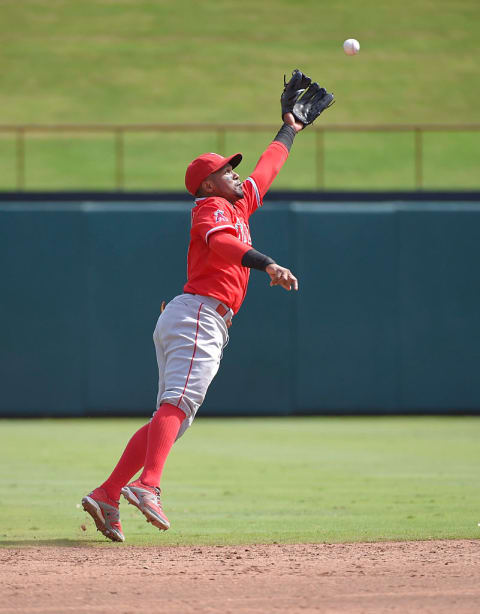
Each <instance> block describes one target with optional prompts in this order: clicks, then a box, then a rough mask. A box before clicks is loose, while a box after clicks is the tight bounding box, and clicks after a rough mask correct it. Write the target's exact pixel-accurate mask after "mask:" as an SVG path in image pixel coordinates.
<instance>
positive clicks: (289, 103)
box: [280, 69, 333, 126]
mask: <svg viewBox="0 0 480 614" xmlns="http://www.w3.org/2000/svg"><path fill="white" fill-rule="evenodd" d="M283 81H284V88H283V92H282V96H281V98H280V102H281V105H282V118H283V117H284V115H285V113H293V116H294V117H295V119H297V120H298V121H299V122H301V123H302V124H303V125H304V126H308V125H310V124H312V123H313V122H314V121H315V120H316V119H317V117H318V116H319V115H320V113H322V112H323V111H325V109H328V107H330V106H331V105H332V104H333V94H329V93H328V92H327V90H326V89H325V88H324V87H320V86H319V85H318V83H315V82H314V83H312V80H311V79H310V77H307V76H306V75H304V74H303V73H302V72H301V71H300V70H298V69H296V70H294V71H293V72H292V76H291V78H290V80H289V81H288V83H287V81H286V79H285V77H283Z"/></svg>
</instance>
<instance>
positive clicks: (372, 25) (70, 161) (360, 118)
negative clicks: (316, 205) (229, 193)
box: [0, 0, 480, 190]
mask: <svg viewBox="0 0 480 614" xmlns="http://www.w3.org/2000/svg"><path fill="white" fill-rule="evenodd" d="M479 19H480V5H479V4H478V2H476V0H462V2H456V3H452V2H450V1H447V0H422V1H418V0H415V1H414V0H406V2H403V3H401V4H399V3H396V2H393V1H388V2H384V3H380V4H379V3H378V2H377V1H376V0H366V1H365V2H362V3H358V4H352V3H350V4H349V5H348V7H346V5H345V4H344V3H342V2H340V0H333V1H329V2H326V1H325V0H321V1H319V0H296V1H295V2H294V1H292V0H262V2H260V3H259V2H257V1H255V0H245V2H243V3H242V5H241V6H239V7H232V5H231V3H227V2H225V1H223V0H221V1H219V0H207V1H205V2H197V1H196V0H179V1H177V2H176V3H175V4H174V5H172V4H171V3H165V2H148V1H146V0H140V1H138V0H122V2H111V1H110V0H103V1H100V0H95V1H94V0H85V1H83V2H81V3H79V2H73V1H71V0H56V1H55V2H52V1H51V0H50V1H48V2H47V1H46V0H24V1H23V2H22V3H18V2H17V1H13V0H8V1H6V2H3V3H2V19H1V23H0V33H1V38H2V52H1V54H0V82H1V87H0V104H1V108H2V123H8V124H12V123H13V124H19V123H29V122H33V123H42V124H44V123H57V122H60V123H92V122H93V123H120V124H129V123H149V122H168V123H191V122H209V123H212V122H213V123H222V122H238V123H257V124H258V123H269V124H270V123H274V124H275V123H276V122H277V121H278V120H279V104H278V98H279V95H280V91H281V80H282V75H283V74H284V72H287V73H288V72H289V71H290V70H292V69H293V68H295V67H301V68H302V69H304V70H305V71H306V72H308V73H310V74H312V75H313V76H314V78H316V79H317V80H319V81H320V82H321V83H322V84H324V85H325V86H326V87H327V88H328V89H330V90H333V91H334V92H335V96H336V98H337V104H336V105H335V106H334V107H333V108H332V109H330V110H329V111H328V112H327V113H326V114H325V116H324V117H322V118H320V120H319V121H320V122H322V123H325V124H342V123H360V124H372V123H394V124H405V123H425V122H428V123H431V122H435V123H469V122H477V121H478V110H477V109H478V99H479V96H480V81H479V80H478V78H477V72H478V71H477V60H476V58H477V57H478V36H477V29H478V27H477V24H478V21H479ZM350 36H354V37H356V38H358V39H359V40H360V42H361V46H362V48H361V52H360V54H359V55H358V56H356V57H347V56H345V54H344V53H343V51H342V48H341V44H342V42H343V40H344V39H345V38H347V37H350ZM272 136H273V134H270V133H267V134H263V133H262V134H260V135H253V136H251V135H235V134H230V135H227V140H226V144H225V145H226V150H227V151H234V150H237V149H242V150H244V152H245V155H246V160H245V164H244V165H243V167H242V173H243V174H244V175H245V174H246V173H248V172H249V171H250V170H251V168H252V167H253V165H254V163H255V161H256V159H257V157H258V154H259V153H260V152H261V150H262V149H263V147H264V146H265V145H266V144H267V143H268V142H269V140H270V139H271V138H272ZM298 141H299V142H298V143H297V144H295V147H294V152H293V154H292V159H291V160H290V161H289V163H288V165H287V166H286V168H285V169H284V171H282V173H281V176H280V177H279V179H278V181H277V182H276V184H275V187H277V188H284V189H288V188H291V189H294V188H314V187H315V186H316V172H315V160H314V139H313V136H312V135H307V134H305V135H301V136H300V137H299V139H298ZM300 141H301V142H300ZM479 141H480V133H474V134H466V135H465V134H461V133H446V134H445V133H444V134H435V135H427V137H426V140H425V145H424V164H425V168H424V186H425V187H430V188H448V187H450V188H454V187H457V188H473V187H479V186H480V173H479V172H478V159H479V153H480V145H479ZM212 149H217V142H216V139H215V138H214V137H213V136H212V137H210V136H209V135H200V134H195V135H192V136H190V135H178V134H177V135H168V134H167V135H160V136H158V137H150V136H145V137H143V136H139V135H135V136H131V137H127V139H126V143H125V188H127V189H175V190H183V174H184V169H185V166H186V163H187V162H188V161H189V160H191V159H192V158H193V157H194V156H195V155H197V154H199V153H201V152H203V151H205V150H206V151H210V150H212ZM14 153H15V140H14V138H13V137H12V136H8V135H5V134H1V135H0V166H1V168H2V173H0V189H3V190H5V189H12V188H14V187H15V185H16V178H15V172H16V166H15V161H14ZM26 156H27V158H26V168H25V180H26V184H25V185H26V188H28V189H112V188H114V186H115V181H114V178H115V171H114V146H113V139H112V138H107V137H105V138H98V137H96V136H95V135H90V138H88V139H87V138H86V137H85V136H83V137H81V138H75V139H71V138H70V136H66V137H60V138H52V137H51V136H48V137H46V136H35V137H29V138H28V139H27V143H26ZM413 160H414V157H413V136H412V134H393V135H392V134H387V135H384V134H368V135H363V134H358V133H353V134H337V133H333V134H328V135H327V136H326V160H325V184H324V185H325V187H326V188H330V189H337V188H340V189H342V188H343V189H346V188H405V189H408V188H412V187H414V170H413Z"/></svg>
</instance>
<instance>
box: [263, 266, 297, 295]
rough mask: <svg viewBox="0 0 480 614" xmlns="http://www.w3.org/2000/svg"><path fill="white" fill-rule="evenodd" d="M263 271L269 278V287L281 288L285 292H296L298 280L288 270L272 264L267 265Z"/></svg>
mask: <svg viewBox="0 0 480 614" xmlns="http://www.w3.org/2000/svg"><path fill="white" fill-rule="evenodd" d="M265 271H266V273H268V275H269V276H270V285H271V286H282V288H285V290H292V289H293V290H298V279H297V278H296V277H295V275H294V274H293V273H292V272H291V271H290V270H289V269H286V268H285V267H283V266H280V265H279V264H277V263H273V264H269V265H268V266H267V268H266V269H265Z"/></svg>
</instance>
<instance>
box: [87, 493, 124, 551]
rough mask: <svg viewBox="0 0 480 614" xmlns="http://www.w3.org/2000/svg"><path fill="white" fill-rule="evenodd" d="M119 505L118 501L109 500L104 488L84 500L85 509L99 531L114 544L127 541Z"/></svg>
mask: <svg viewBox="0 0 480 614" xmlns="http://www.w3.org/2000/svg"><path fill="white" fill-rule="evenodd" d="M118 504H119V502H118V501H114V500H113V499H109V497H108V495H107V493H106V492H105V490H104V489H103V488H95V490H93V491H92V492H91V493H89V494H88V495H86V496H85V497H83V499H82V506H83V509H84V510H85V511H86V512H87V513H88V514H90V516H91V517H92V518H93V521H94V523H95V525H96V527H97V531H100V533H102V534H103V535H105V537H107V538H108V539H111V540H112V542H124V541H125V536H124V534H123V533H122V525H121V523H120V512H119V511H118Z"/></svg>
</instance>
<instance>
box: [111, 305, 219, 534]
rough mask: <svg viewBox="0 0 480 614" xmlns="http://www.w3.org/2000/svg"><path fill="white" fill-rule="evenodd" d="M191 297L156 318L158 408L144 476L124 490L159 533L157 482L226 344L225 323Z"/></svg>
mask: <svg viewBox="0 0 480 614" xmlns="http://www.w3.org/2000/svg"><path fill="white" fill-rule="evenodd" d="M212 303H215V301H212V300H209V301H208V302H207V303H205V302H202V298H199V297H197V296H192V295H181V296H180V297H176V299H174V300H173V301H172V302H171V303H169V305H167V308H166V309H165V311H164V312H163V314H162V315H161V316H160V318H159V320H158V323H157V327H156V329H155V333H154V342H155V348H156V352H157V362H158V368H159V393H158V397H157V406H159V409H158V410H157V412H156V413H155V414H154V416H153V418H152V421H151V423H150V429H149V432H148V446H147V454H146V457H145V465H144V469H143V472H142V474H141V476H140V478H139V479H138V480H136V481H135V482H132V483H131V484H127V486H125V487H124V488H123V489H122V494H123V495H124V496H125V498H126V499H127V500H128V501H129V503H132V504H133V505H135V506H136V507H137V508H138V509H139V510H140V511H142V513H143V514H144V516H145V517H146V518H147V520H148V522H151V523H152V524H153V525H154V526H156V527H157V528H159V529H161V530H166V529H168V528H169V526H170V523H169V521H168V518H167V517H166V515H165V512H164V511H163V509H162V505H161V502H160V488H159V485H160V478H161V473H162V470H163V466H164V463H165V460H166V457H167V455H168V453H169V452H170V448H171V446H172V445H173V443H174V441H175V438H177V439H178V437H179V436H181V435H182V434H183V432H184V431H185V430H186V428H188V426H190V424H191V423H192V421H193V419H194V417H195V414H196V412H197V410H198V408H199V407H200V405H201V404H202V402H203V399H204V397H205V394H206V392H207V389H208V386H209V385H210V383H211V381H212V379H213V378H214V376H215V374H216V373H217V371H218V367H219V364H220V360H221V357H222V351H223V348H224V346H225V344H226V343H227V341H228V333H227V327H226V325H225V322H224V321H223V319H222V318H221V316H219V315H218V313H216V312H215V311H214V309H213V307H212Z"/></svg>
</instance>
